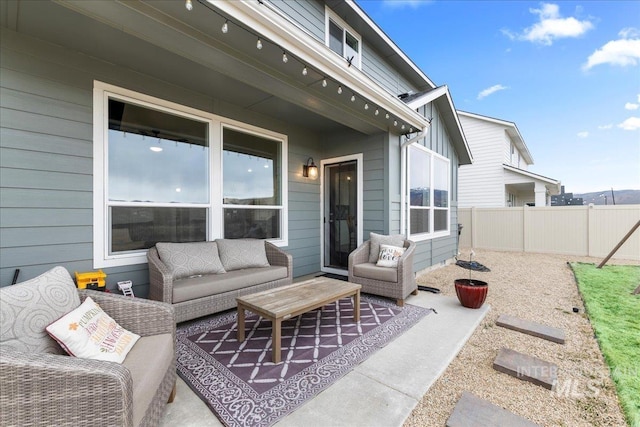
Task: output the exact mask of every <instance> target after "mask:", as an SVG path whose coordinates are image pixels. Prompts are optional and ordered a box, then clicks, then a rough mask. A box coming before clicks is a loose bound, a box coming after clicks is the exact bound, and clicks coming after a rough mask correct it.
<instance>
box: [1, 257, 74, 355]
mask: <svg viewBox="0 0 640 427" xmlns="http://www.w3.org/2000/svg"><path fill="white" fill-rule="evenodd" d="M79 306H80V297H79V296H78V290H77V289H76V286H75V284H74V283H73V279H71V276H70V275H69V272H68V271H67V270H66V269H65V268H64V267H54V268H52V269H51V270H49V271H47V272H45V273H43V274H41V275H40V276H38V277H36V278H33V279H31V280H27V281H25V282H22V283H18V284H16V285H13V286H5V287H2V288H0V324H1V325H2V329H0V343H2V346H3V347H4V346H7V347H10V348H13V349H14V350H18V351H24V352H28V353H53V354H64V351H63V350H62V348H61V347H60V346H59V345H58V343H56V342H55V340H54V339H53V338H51V337H50V336H49V335H48V334H47V331H46V330H45V328H46V326H47V325H48V324H49V323H51V322H53V321H55V320H56V319H59V318H60V317H61V316H63V315H65V314H66V313H68V312H69V311H71V310H73V309H74V308H76V307H79Z"/></svg>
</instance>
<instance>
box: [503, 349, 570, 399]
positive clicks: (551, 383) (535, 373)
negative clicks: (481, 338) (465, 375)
mask: <svg viewBox="0 0 640 427" xmlns="http://www.w3.org/2000/svg"><path fill="white" fill-rule="evenodd" d="M493 369H495V370H496V371H499V372H503V373H505V374H507V375H511V376H512V377H516V378H519V379H521V380H523V381H529V382H532V383H534V384H536V385H539V386H542V387H544V388H546V389H549V390H554V389H555V388H556V382H557V380H558V366H557V365H556V364H554V363H550V362H546V361H544V360H542V359H538V358H537V357H533V356H527V355H526V354H522V353H518V352H517V351H514V350H510V349H508V348H502V349H501V350H500V352H499V353H498V356H497V357H496V358H495V360H494V361H493Z"/></svg>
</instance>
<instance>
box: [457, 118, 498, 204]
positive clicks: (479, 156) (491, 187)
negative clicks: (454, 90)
mask: <svg viewBox="0 0 640 427" xmlns="http://www.w3.org/2000/svg"><path fill="white" fill-rule="evenodd" d="M459 118H460V123H461V124H462V128H463V130H464V133H465V135H466V137H467V141H468V143H469V148H470V149H471V152H472V153H473V164H470V165H462V166H460V169H459V171H458V206H459V207H461V208H465V207H503V206H504V205H505V193H504V182H503V170H504V168H503V166H502V164H503V159H504V153H505V145H507V146H508V147H509V148H508V150H510V143H506V142H505V138H506V137H507V135H506V132H505V130H504V127H502V126H500V125H497V124H494V123H490V122H487V121H484V120H478V119H476V118H473V117H467V116H464V115H462V114H461V115H459Z"/></svg>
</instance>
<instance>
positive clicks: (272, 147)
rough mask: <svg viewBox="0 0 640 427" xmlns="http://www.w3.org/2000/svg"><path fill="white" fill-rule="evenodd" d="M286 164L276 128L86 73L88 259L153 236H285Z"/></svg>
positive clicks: (135, 248) (133, 247) (120, 254)
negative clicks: (90, 169)
mask: <svg viewBox="0 0 640 427" xmlns="http://www.w3.org/2000/svg"><path fill="white" fill-rule="evenodd" d="M285 165H286V137H285V136H283V135H280V134H276V133H274V132H270V131H266V130H264V129H259V128H256V127H253V126H250V125H246V124H243V123H239V122H234V121H231V120H227V119H223V118H221V117H218V116H215V115H212V114H209V113H206V112H202V111H198V110H194V109H191V108H188V107H185V106H181V105H178V104H173V103H170V102H167V101H163V100H160V99H157V98H152V97H149V96H146V95H142V94H138V93H134V92H131V91H127V90H124V89H121V88H117V87H114V86H110V85H106V84H104V83H100V82H95V88H94V267H95V268H98V267H112V266H118V265H128V264H137V263H143V262H146V250H147V249H148V248H150V247H152V246H153V245H155V244H156V243H157V242H195V241H204V240H213V239H216V238H221V237H224V238H231V239H233V238H243V237H254V238H261V239H269V240H271V241H273V242H274V243H276V244H281V245H286V244H287V241H286V240H287V229H286V219H287V218H286V216H287V215H286V186H287V183H286V176H287V172H286V166H285ZM283 177H285V179H284V180H283Z"/></svg>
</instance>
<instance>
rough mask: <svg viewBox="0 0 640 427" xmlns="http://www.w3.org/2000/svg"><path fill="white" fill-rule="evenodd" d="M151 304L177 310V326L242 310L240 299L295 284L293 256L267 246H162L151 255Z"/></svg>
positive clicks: (235, 242)
mask: <svg viewBox="0 0 640 427" xmlns="http://www.w3.org/2000/svg"><path fill="white" fill-rule="evenodd" d="M147 259H148V261H149V286H150V288H149V298H150V299H153V300H157V301H163V302H166V303H170V304H172V305H173V307H174V308H175V311H176V322H183V321H186V320H191V319H195V318H197V317H201V316H206V315H209V314H212V313H217V312H220V311H224V310H228V309H230V308H235V307H236V298H237V297H239V296H242V295H247V294H251V293H254V292H260V291H263V290H267V289H272V288H276V287H279V286H284V285H288V284H291V282H292V281H293V259H292V257H291V255H290V254H288V253H286V252H285V251H283V250H282V249H280V248H278V247H277V246H275V245H273V244H272V243H269V242H267V241H264V240H259V239H218V240H216V241H215V242H195V243H157V244H156V246H155V247H153V248H150V249H149V251H148V253H147Z"/></svg>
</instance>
